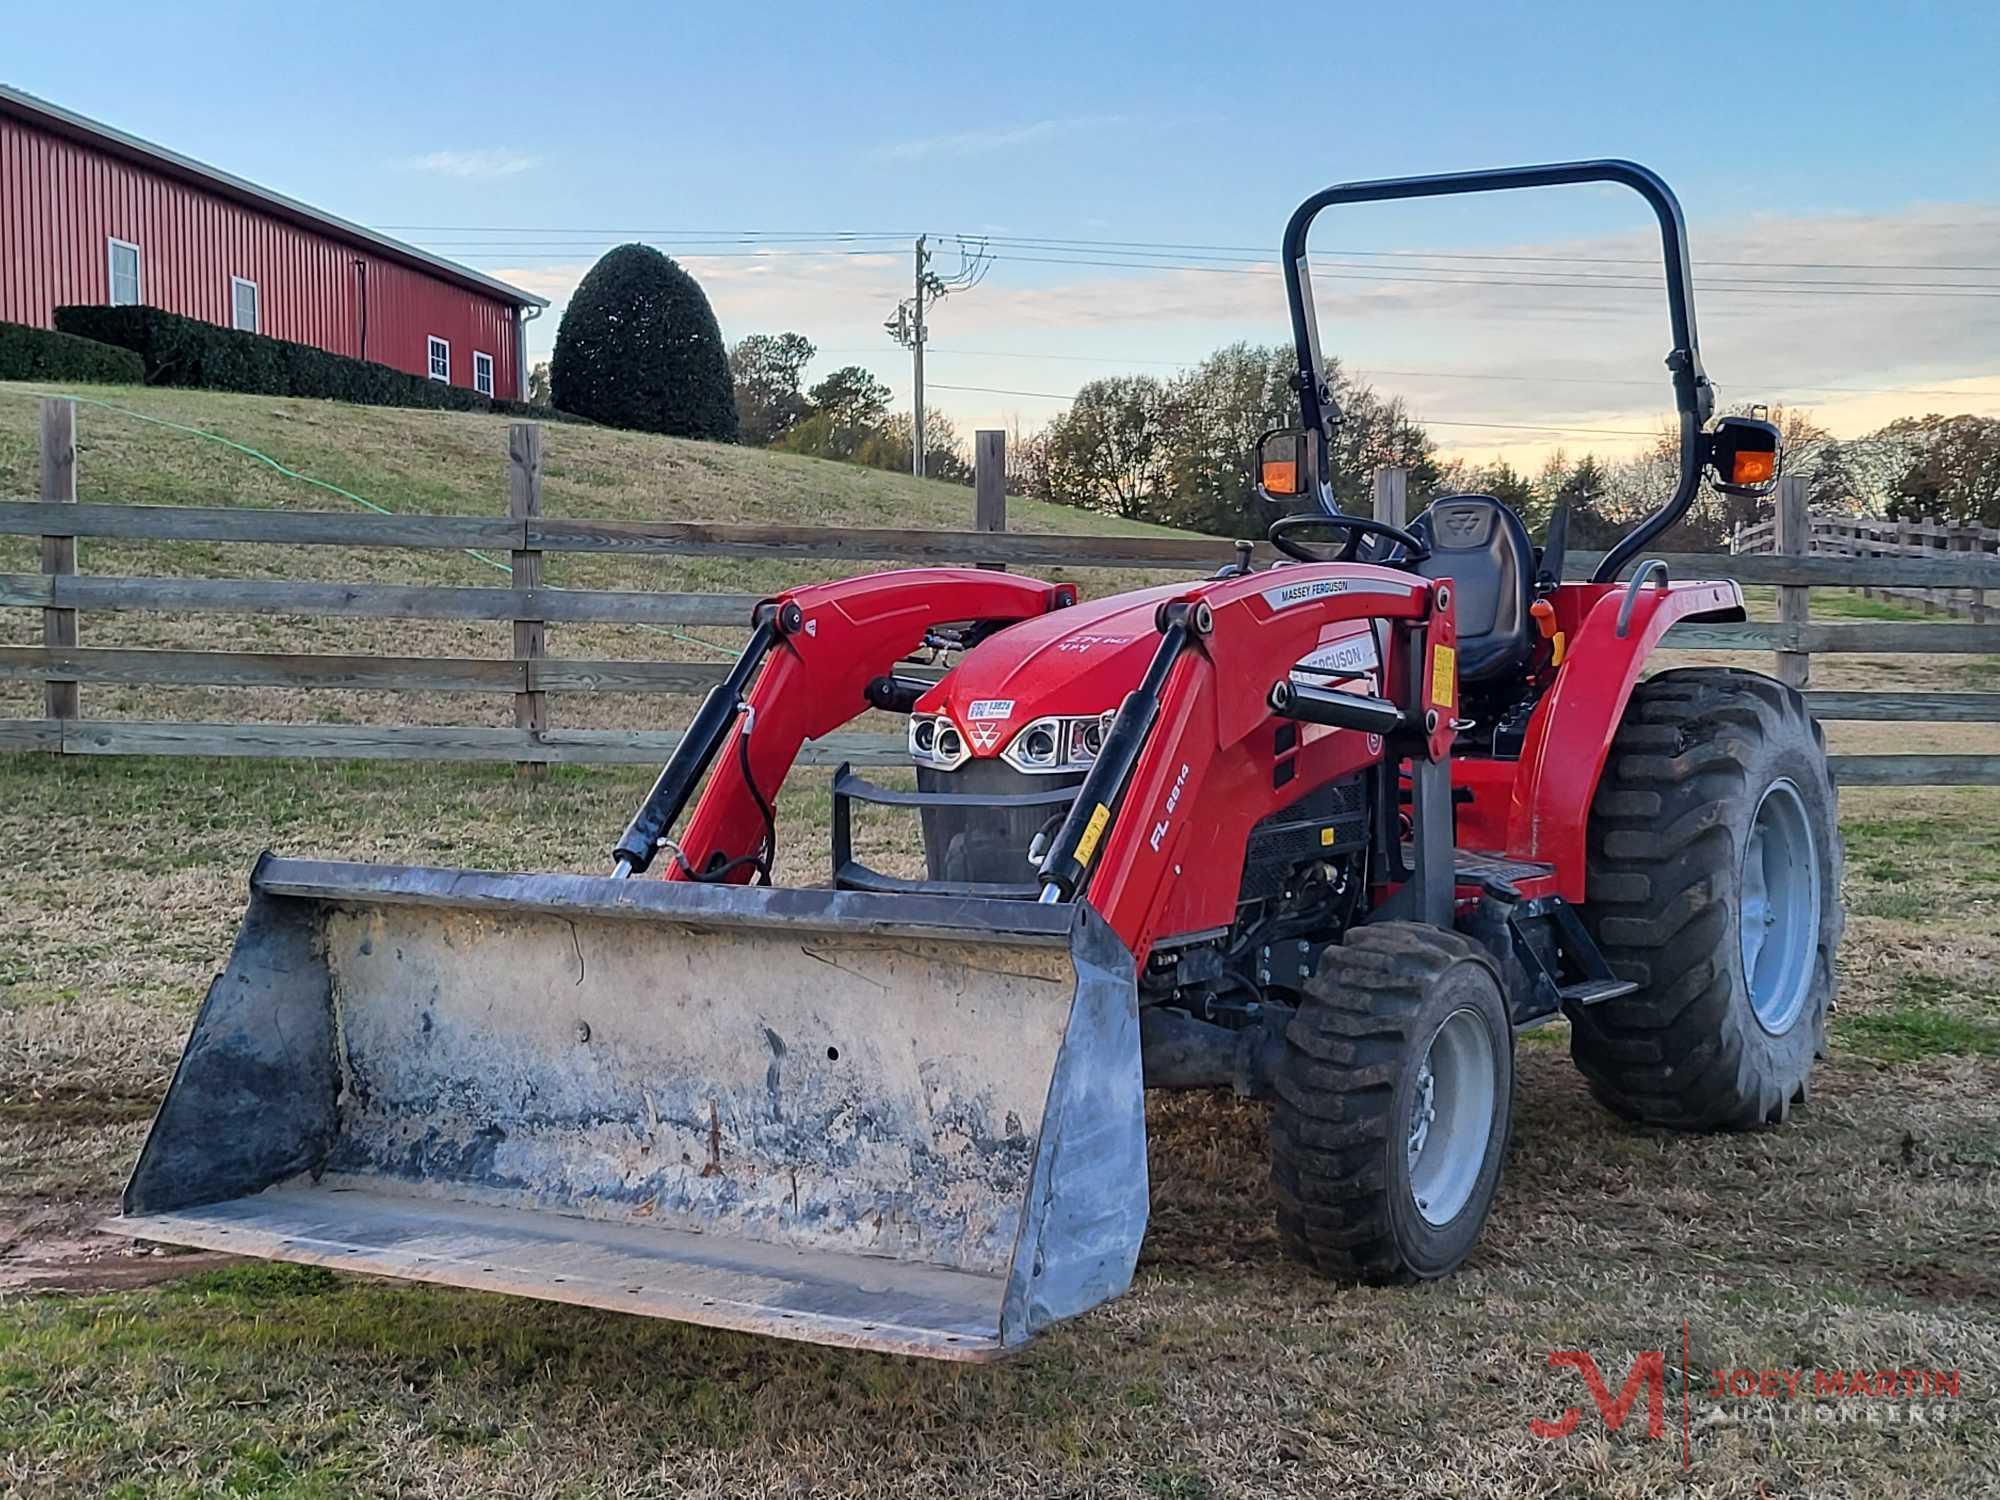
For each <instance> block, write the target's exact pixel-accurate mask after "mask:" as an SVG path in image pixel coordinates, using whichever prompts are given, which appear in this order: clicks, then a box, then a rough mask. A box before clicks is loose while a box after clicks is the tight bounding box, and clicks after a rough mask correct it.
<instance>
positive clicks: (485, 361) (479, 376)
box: [472, 349, 493, 396]
mask: <svg viewBox="0 0 2000 1500" xmlns="http://www.w3.org/2000/svg"><path fill="white" fill-rule="evenodd" d="M472 388H473V389H474V390H475V391H477V392H479V394H480V395H482V396H490V395H492V394H493V356H492V355H490V354H484V353H481V352H480V351H479V350H477V349H475V350H473V351H472Z"/></svg>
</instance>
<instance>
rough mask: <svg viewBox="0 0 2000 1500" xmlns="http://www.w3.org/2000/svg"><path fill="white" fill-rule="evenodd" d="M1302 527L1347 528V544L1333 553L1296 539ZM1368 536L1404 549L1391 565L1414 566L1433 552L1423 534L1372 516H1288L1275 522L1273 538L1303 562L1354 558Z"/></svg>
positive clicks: (1327, 529) (1336, 560)
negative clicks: (1323, 551) (1324, 553)
mask: <svg viewBox="0 0 2000 1500" xmlns="http://www.w3.org/2000/svg"><path fill="white" fill-rule="evenodd" d="M1301 531H1344V532H1346V533H1347V541H1346V544H1345V545H1343V546H1342V547H1341V549H1340V550H1339V551H1338V552H1336V553H1333V554H1332V555H1331V556H1327V555H1322V554H1321V553H1318V552H1315V551H1313V550H1312V549H1311V548H1310V547H1307V546H1306V545H1304V544H1303V543H1301V542H1295V541H1293V540H1292V537H1293V534H1294V533H1296V532H1301ZM1364 536H1379V537H1382V538H1384V539H1385V540H1387V541H1391V542H1394V543H1395V544H1396V545H1397V546H1398V547H1401V548H1402V549H1403V554H1404V555H1403V557H1402V558H1401V559H1400V560H1399V561H1398V562H1397V563H1393V564H1390V566H1401V567H1413V566H1415V565H1416V564H1417V563H1420V562H1422V561H1423V560H1424V559H1425V558H1427V557H1429V556H1430V555H1431V549H1430V548H1429V547H1427V546H1426V545H1425V544H1424V542H1423V540H1422V539H1421V538H1419V537H1415V536H1412V535H1411V534H1410V533H1409V532H1407V531H1405V530H1403V528H1402V527H1400V526H1391V525H1390V524H1389V523H1388V522H1387V521H1377V520H1373V519H1371V518H1370V517H1368V516H1329V515H1319V514H1314V515H1301V516H1286V517H1284V518H1283V519H1281V520H1278V521H1274V522H1272V524H1271V531H1270V541H1271V545H1272V546H1273V547H1276V548H1277V549H1278V550H1279V551H1280V552H1282V553H1284V554H1285V556H1287V557H1290V558H1296V559H1297V560H1298V561H1300V562H1309V563H1322V562H1353V561H1354V559H1355V556H1356V555H1357V554H1358V553H1359V552H1360V550H1361V539H1362V538H1363V537H1364Z"/></svg>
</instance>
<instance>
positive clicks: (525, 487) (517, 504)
mask: <svg viewBox="0 0 2000 1500" xmlns="http://www.w3.org/2000/svg"><path fill="white" fill-rule="evenodd" d="M507 474H508V508H507V514H508V515H510V516H512V517H513V518H514V519H515V520H517V521H524V522H525V521H527V520H528V519H529V518H530V517H533V516H539V515H540V514H541V513H542V429H541V425H540V424H539V423H536V422H516V423H515V424H514V425H513V426H512V427H511V428H509V429H508V432H507ZM525 532H526V528H525V527H523V536H522V540H523V541H526V540H527V537H526V535H525ZM513 583H514V587H515V588H517V589H539V588H540V587H541V586H542V551H541V548H539V547H517V548H515V549H514V556H513ZM547 637H548V625H547V622H546V621H543V620H516V621H515V622H514V659H515V661H517V662H521V663H524V665H523V666H522V667H521V690H520V691H519V692H517V693H515V694H514V727H515V728H516V729H526V730H529V731H531V732H532V733H534V734H537V735H539V734H541V733H542V732H543V731H544V730H546V729H547V728H548V727H549V703H548V696H549V695H548V694H547V693H546V692H544V691H543V690H542V689H540V688H537V687H535V686H534V685H533V684H534V675H533V674H534V671H535V669H534V667H532V666H529V665H525V663H529V662H534V661H538V660H540V659H541V657H542V655H543V653H544V650H545V648H546V646H547V644H548V641H547ZM517 769H518V770H519V771H520V772H522V773H523V774H524V775H529V776H538V775H540V774H541V773H542V771H543V770H544V769H545V767H544V763H543V762H541V761H522V762H520V764H519V765H518V767H517Z"/></svg>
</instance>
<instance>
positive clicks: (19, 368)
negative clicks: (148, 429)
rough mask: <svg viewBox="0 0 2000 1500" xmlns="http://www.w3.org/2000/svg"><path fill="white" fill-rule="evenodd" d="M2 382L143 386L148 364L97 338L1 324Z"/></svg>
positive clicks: (20, 324) (0, 363)
mask: <svg viewBox="0 0 2000 1500" xmlns="http://www.w3.org/2000/svg"><path fill="white" fill-rule="evenodd" d="M0 380H93V381H97V382H100V383H101V384H105V385H143V384H144V383H145V380H146V362H145V361H144V360H142V359H140V358H139V356H138V355H136V354H134V353H133V352H132V351H131V350H130V349H119V348H115V347H114V346H112V345H110V344H101V343H99V342H97V340H95V339H84V338H78V337H76V335H74V334H69V333H57V332H56V331H55V330H53V329H50V328H30V327H28V326H27V324H25V323H0Z"/></svg>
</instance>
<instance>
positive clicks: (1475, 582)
mask: <svg viewBox="0 0 2000 1500" xmlns="http://www.w3.org/2000/svg"><path fill="white" fill-rule="evenodd" d="M1410 530H1411V531H1413V532H1414V533H1416V534H1417V535H1418V536H1419V537H1421V538H1422V539H1423V540H1424V541H1425V542H1426V543H1428V544H1429V546H1430V549H1431V555H1430V556H1429V557H1427V558H1425V559H1424V561H1423V562H1421V563H1419V564H1418V565H1417V572H1419V573H1421V574H1422V575H1423V576H1424V577H1426V578H1449V579H1450V580H1451V581H1452V584H1453V586H1454V588H1455V589H1456V591H1457V605H1458V678H1459V681H1460V682H1463V683H1467V684H1478V683H1487V682H1498V681H1503V680H1505V679H1508V678H1518V677H1519V676H1520V675H1521V674H1522V673H1523V672H1525V671H1526V670H1527V667H1528V661H1529V658H1530V657H1531V656H1532V654H1533V652H1534V646H1535V631H1534V620H1533V618H1532V617H1531V616H1530V615H1529V613H1528V606H1529V605H1530V604H1532V603H1533V602H1534V600H1533V596H1532V593H1531V588H1532V585H1533V582H1534V577H1535V550H1534V546H1533V544H1532V543H1530V542H1529V540H1528V528H1527V527H1526V526H1524V525H1523V524H1522V523H1521V518H1520V516H1519V515H1518V514H1516V513H1515V512H1514V511H1513V510H1510V509H1509V508H1508V507H1507V506H1505V505H1502V504H1501V503H1500V502H1499V501H1498V500H1495V499H1494V498H1493V497H1492V496H1491V495H1447V496H1446V497H1445V498H1443V499H1442V500H1434V501H1432V502H1431V504H1430V507H1429V508H1428V509H1427V510H1425V511H1424V513H1423V514H1422V515H1420V516H1418V517H1417V518H1416V520H1414V521H1412V522H1411V523H1410Z"/></svg>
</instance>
